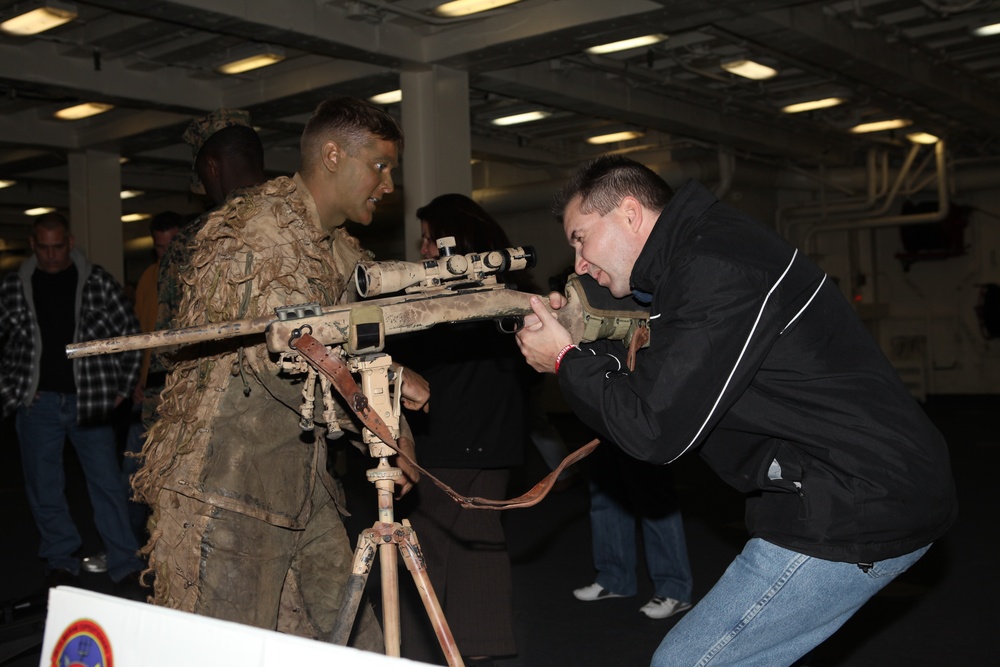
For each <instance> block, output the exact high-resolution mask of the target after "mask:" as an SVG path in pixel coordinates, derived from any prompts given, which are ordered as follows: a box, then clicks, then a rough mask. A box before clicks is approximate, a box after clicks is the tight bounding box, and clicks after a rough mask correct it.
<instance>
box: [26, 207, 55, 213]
mask: <svg viewBox="0 0 1000 667" xmlns="http://www.w3.org/2000/svg"><path fill="white" fill-rule="evenodd" d="M55 212H56V210H55V209H54V208H52V207H51V206H39V207H38V208H29V209H28V210H27V211H25V212H24V214H25V215H45V214H46V213H55Z"/></svg>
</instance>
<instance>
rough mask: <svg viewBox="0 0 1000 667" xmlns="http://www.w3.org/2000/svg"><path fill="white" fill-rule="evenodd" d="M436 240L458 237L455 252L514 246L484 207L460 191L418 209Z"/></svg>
mask: <svg viewBox="0 0 1000 667" xmlns="http://www.w3.org/2000/svg"><path fill="white" fill-rule="evenodd" d="M417 218H419V219H420V220H422V221H423V222H426V223H427V229H428V231H429V232H430V234H431V238H432V239H433V240H436V239H439V238H443V237H445V236H454V237H455V252H457V253H458V254H460V255H465V254H468V253H470V252H485V251H487V250H501V249H503V248H509V247H510V240H508V238H507V234H506V233H505V232H504V231H503V228H502V227H501V226H500V225H499V224H498V223H497V221H496V220H494V219H493V217H492V216H491V215H490V214H489V213H487V212H486V211H485V210H484V209H483V207H482V206H480V205H479V204H477V203H476V202H475V201H473V200H472V199H469V198H468V197H466V196H465V195H460V194H447V195H440V196H438V197H435V198H434V199H432V200H431V202H430V203H429V204H427V205H426V206H421V207H420V208H418V209H417Z"/></svg>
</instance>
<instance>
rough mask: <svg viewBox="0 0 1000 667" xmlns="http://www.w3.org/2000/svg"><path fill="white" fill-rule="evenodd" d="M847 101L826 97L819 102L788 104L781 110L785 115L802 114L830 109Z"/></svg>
mask: <svg viewBox="0 0 1000 667" xmlns="http://www.w3.org/2000/svg"><path fill="white" fill-rule="evenodd" d="M846 101H847V100H845V99H844V98H843V97H824V98H822V99H818V100H809V101H806V102H796V103H794V104H786V105H785V106H783V107H781V110H782V112H784V113H802V112H803V111H815V110H816V109H829V108H830V107H835V106H837V105H839V104H843V103H844V102H846Z"/></svg>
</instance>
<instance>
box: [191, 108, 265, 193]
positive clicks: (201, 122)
mask: <svg viewBox="0 0 1000 667" xmlns="http://www.w3.org/2000/svg"><path fill="white" fill-rule="evenodd" d="M236 126H242V127H249V128H252V127H253V125H252V124H251V123H250V112H249V111H244V110H243V109H216V110H215V111H213V112H212V113H210V114H208V115H207V116H202V117H201V118H196V119H194V120H193V121H191V124H190V125H188V126H187V129H186V130H184V142H185V143H186V144H188V145H189V146H191V171H192V174H191V190H192V192H197V193H198V194H205V186H204V185H203V184H202V182H201V181H200V180H198V172H196V171H195V170H194V165H195V161H196V160H197V159H198V151H200V150H201V147H202V146H204V145H205V142H206V141H208V139H209V137H211V136H212V135H213V134H215V133H216V132H218V131H219V130H224V129H226V128H227V127H236Z"/></svg>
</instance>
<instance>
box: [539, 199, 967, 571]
mask: <svg viewBox="0 0 1000 667" xmlns="http://www.w3.org/2000/svg"><path fill="white" fill-rule="evenodd" d="M631 280H632V287H633V289H635V290H637V291H639V292H644V293H647V294H652V296H653V301H652V306H651V311H650V312H651V334H652V340H651V345H650V347H649V348H648V349H646V350H643V351H641V352H640V354H639V357H638V360H637V367H636V372H635V373H634V374H630V373H628V372H623V371H621V370H619V368H620V364H622V363H623V362H621V361H620V360H619V359H623V358H624V356H625V355H624V352H623V348H622V346H621V345H620V344H612V343H608V342H598V343H595V344H594V345H592V346H589V349H585V350H581V351H579V352H577V351H571V352H570V353H569V354H567V355H566V357H565V358H564V359H563V361H562V364H561V367H560V371H559V383H560V386H561V387H562V390H563V393H564V395H565V396H566V397H567V400H568V401H569V403H570V405H571V406H572V407H573V409H574V412H576V414H577V415H579V416H580V417H581V419H583V421H585V422H586V423H587V424H588V425H590V426H591V427H593V428H594V429H596V430H597V431H599V432H601V433H603V434H605V435H606V436H607V437H608V438H609V439H610V440H611V441H613V442H615V443H616V444H618V445H619V446H620V447H622V448H623V449H624V450H626V451H627V452H629V453H630V454H632V455H633V456H635V457H636V458H639V459H642V460H646V461H651V462H655V463H669V462H670V461H673V460H674V459H676V458H677V457H679V456H681V455H682V454H684V453H685V452H688V451H691V450H693V449H695V448H698V449H699V450H700V453H701V455H702V457H703V458H704V459H705V460H706V461H707V462H708V464H709V465H710V466H711V467H712V468H713V470H715V471H716V473H717V474H718V475H719V476H720V477H722V478H723V479H724V480H725V481H726V482H728V483H729V484H730V485H732V486H733V487H735V488H736V489H738V490H740V491H742V492H744V493H745V494H747V496H748V498H747V506H746V521H747V527H748V529H749V531H750V534H751V536H753V537H759V538H762V539H765V540H767V541H769V542H772V543H774V544H777V545H779V546H782V547H785V548H788V549H793V550H795V551H798V552H800V553H804V554H807V555H811V556H815V557H818V558H824V559H827V560H835V561H842V562H871V561H876V560H883V559H886V558H892V557H895V556H900V555H903V554H905V553H909V552H910V551H913V550H915V549H917V548H919V547H922V546H925V545H927V544H929V543H930V542H932V541H933V540H935V539H937V538H938V537H940V536H941V535H942V534H943V533H944V532H945V531H946V530H947V528H948V527H949V526H950V525H951V524H952V522H953V521H954V519H955V516H956V512H957V507H956V501H955V490H954V485H953V481H952V477H951V472H950V464H949V458H948V451H947V447H946V445H945V443H944V440H943V438H942V437H941V434H940V433H939V432H938V431H937V430H936V429H935V428H934V426H933V425H932V424H931V423H930V421H929V420H928V419H927V417H926V416H925V414H924V412H923V410H922V409H921V408H920V406H919V405H918V404H917V402H916V401H915V400H914V399H913V398H912V397H911V396H910V395H909V393H908V392H907V390H906V388H905V387H904V386H903V384H902V382H901V381H900V380H899V378H898V375H897V374H896V372H895V370H894V369H893V368H892V366H891V365H890V364H889V362H888V360H887V359H886V358H885V357H884V356H883V354H882V353H881V351H880V350H879V348H878V346H877V345H876V343H875V341H874V340H873V338H872V337H871V335H870V334H869V333H868V332H867V331H866V330H865V328H864V327H863V325H862V323H861V321H860V319H859V318H858V317H857V316H856V314H855V313H854V311H853V309H852V308H851V306H850V305H849V304H848V303H847V301H846V300H845V299H844V298H843V296H842V295H841V293H840V291H839V290H838V289H837V287H836V286H835V285H833V283H832V281H831V280H830V279H829V278H828V277H826V276H825V275H824V274H823V272H822V270H820V269H819V267H817V266H816V265H815V264H813V263H812V262H811V261H809V260H808V259H807V258H806V257H804V256H803V255H802V254H801V253H799V252H797V251H796V250H795V248H793V247H791V246H789V245H788V244H787V243H786V242H785V241H784V240H782V239H781V238H780V237H779V236H778V235H777V234H776V233H774V232H773V231H772V230H770V229H768V228H766V227H764V226H763V225H761V224H759V223H757V222H756V221H754V220H752V219H750V218H748V217H747V216H745V215H743V214H741V213H740V212H738V211H736V210H734V209H731V208H729V207H727V206H725V205H723V204H721V203H719V202H718V200H717V199H716V198H715V197H714V196H712V194H711V193H709V192H708V191H707V190H705V189H704V188H702V187H701V186H699V185H697V184H694V183H688V184H687V185H685V186H684V187H683V188H681V189H680V190H679V191H678V192H677V193H676V194H675V196H674V197H673V199H672V200H671V201H670V203H669V205H668V206H667V208H666V209H665V210H664V212H663V214H662V215H661V216H660V218H659V220H658V221H657V223H656V226H655V227H654V229H653V231H652V233H651V235H650V238H649V240H648V241H647V243H646V246H645V247H644V248H643V251H642V253H641V254H640V256H639V258H638V260H637V261H636V264H635V267H634V269H633V272H632V277H631ZM607 354H612V355H614V358H612V357H611V356H607Z"/></svg>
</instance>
